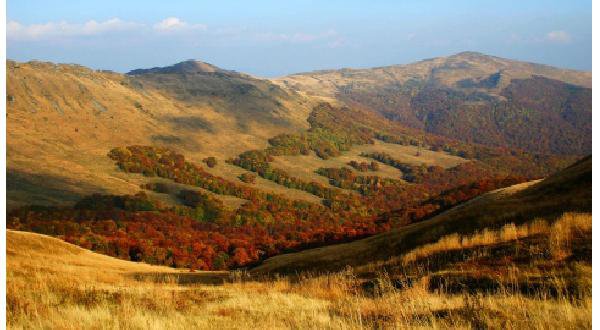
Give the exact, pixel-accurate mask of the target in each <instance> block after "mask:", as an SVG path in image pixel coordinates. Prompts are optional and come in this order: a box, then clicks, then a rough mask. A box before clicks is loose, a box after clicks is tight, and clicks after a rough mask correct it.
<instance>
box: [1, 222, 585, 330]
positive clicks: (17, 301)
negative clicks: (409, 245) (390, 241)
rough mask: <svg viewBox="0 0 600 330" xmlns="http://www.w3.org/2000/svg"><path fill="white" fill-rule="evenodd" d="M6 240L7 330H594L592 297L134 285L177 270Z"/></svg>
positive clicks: (317, 280) (321, 284)
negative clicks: (137, 275)
mask: <svg viewBox="0 0 600 330" xmlns="http://www.w3.org/2000/svg"><path fill="white" fill-rule="evenodd" d="M7 238H8V239H7V246H8V259H7V265H8V269H7V276H8V281H7V316H8V324H7V325H8V328H10V329H30V328H36V329H37V328H41V329H167V328H168V329H189V328H198V329H215V328H221V329H252V328H259V329H340V328H341V329H364V328H432V327H433V328H442V329H444V328H448V329H449V328H465V329H468V328H486V327H488V328H499V327H503V328H509V329H534V328H537V329H539V328H545V329H548V328H553V329H554V328H590V327H591V297H585V298H583V299H579V300H574V299H571V298H570V297H568V296H562V297H560V298H557V299H551V298H547V297H544V296H541V295H540V296H523V295H519V294H510V293H506V292H504V293H503V292H499V293H496V294H475V295H469V294H455V295H451V294H445V293H440V292H435V293H434V292H430V291H428V290H427V288H426V287H425V286H424V285H423V284H420V283H416V284H415V285H414V286H412V287H410V288H407V289H401V290H400V289H395V288H394V287H393V285H392V284H391V282H389V279H388V278H387V277H386V276H382V277H381V278H380V280H379V283H380V286H379V287H380V288H381V289H380V290H379V291H378V294H376V295H373V294H370V293H368V292H366V291H364V290H362V289H361V286H360V280H359V279H358V278H357V277H356V276H355V275H354V274H353V272H352V270H351V269H348V270H346V271H343V272H340V273H334V274H329V275H323V276H310V275H304V276H301V277H300V278H298V279H295V280H291V279H289V278H276V279H271V280H268V281H251V280H249V279H247V278H245V277H243V276H242V277H239V276H238V277H236V276H234V277H233V278H237V279H234V280H233V281H229V282H227V283H225V284H223V285H219V286H216V285H207V284H201V283H197V284H190V285H182V284H178V283H177V281H175V280H174V279H169V277H167V278H165V279H164V280H163V281H154V282H153V281H137V280H135V278H134V277H132V276H131V274H132V273H164V274H170V275H177V274H182V272H181V271H179V270H173V269H170V268H166V267H156V266H149V265H143V264H137V263H132V262H127V261H122V260H117V259H113V258H110V257H106V256H102V255H97V254H94V253H92V252H89V251H86V250H82V249H80V248H78V247H75V246H72V245H69V244H67V243H64V242H61V241H59V240H56V239H53V238H49V237H46V236H42V235H37V234H31V233H21V232H14V231H9V232H8V233H7ZM590 272H591V269H590ZM213 274H214V275H213ZM201 275H205V276H207V277H210V276H217V277H218V276H223V274H222V273H210V272H207V273H203V274H201ZM238 275H239V274H238ZM242 279H243V280H242Z"/></svg>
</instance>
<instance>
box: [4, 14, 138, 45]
mask: <svg viewBox="0 0 600 330" xmlns="http://www.w3.org/2000/svg"><path fill="white" fill-rule="evenodd" d="M142 26H143V24H138V23H134V22H126V21H123V20H121V19H119V18H111V19H109V20H106V21H104V22H97V21H95V20H91V21H87V22H85V23H83V24H77V23H68V22H65V21H61V22H48V23H44V24H31V25H23V24H21V23H19V22H17V21H9V22H8V23H7V24H6V36H7V38H8V39H13V40H14V39H17V40H19V39H26V40H28V39H44V38H51V37H77V36H92V35H99V34H104V33H109V32H117V31H129V30H134V29H138V28H140V27H142Z"/></svg>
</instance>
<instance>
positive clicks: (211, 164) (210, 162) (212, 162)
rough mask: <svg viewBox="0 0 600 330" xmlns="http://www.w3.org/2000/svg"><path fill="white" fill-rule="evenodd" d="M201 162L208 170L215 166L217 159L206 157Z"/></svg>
mask: <svg viewBox="0 0 600 330" xmlns="http://www.w3.org/2000/svg"><path fill="white" fill-rule="evenodd" d="M202 161H203V162H204V163H205V164H206V166H208V167H210V168H213V167H215V166H217V159H216V158H215V157H212V156H211V157H206V158H204V159H203V160H202Z"/></svg>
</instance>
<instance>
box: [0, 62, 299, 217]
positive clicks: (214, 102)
mask: <svg viewBox="0 0 600 330" xmlns="http://www.w3.org/2000/svg"><path fill="white" fill-rule="evenodd" d="M190 68H201V69H202V70H199V71H194V72H191V71H190ZM7 86H8V87H7V128H8V129H7V156H8V164H7V173H8V185H7V189H8V206H9V208H11V209H12V208H14V207H16V206H18V205H23V204H31V203H35V204H42V205H58V204H65V203H73V202H75V201H77V200H78V199H79V198H81V196H83V195H86V194H90V193H98V192H105V193H109V192H112V193H132V192H135V191H137V189H138V186H137V184H134V183H131V182H128V181H127V179H124V178H122V177H119V176H118V175H117V174H115V171H114V168H113V166H112V164H111V162H110V160H109V159H108V158H107V157H106V154H107V153H108V151H110V149H112V148H114V147H116V146H122V145H131V144H154V145H163V146H169V147H171V148H175V149H177V150H180V151H182V152H186V154H188V155H190V156H191V157H195V159H196V160H197V161H198V162H200V161H201V160H202V159H203V158H204V157H208V156H216V157H218V158H219V159H221V160H223V159H226V158H227V157H231V156H234V155H237V154H238V153H240V152H242V151H245V150H248V149H254V148H262V147H264V146H265V145H266V144H267V139H269V138H271V137H272V136H273V135H276V134H280V133H289V132H295V131H300V130H303V129H305V128H306V127H307V124H306V121H305V119H306V116H308V112H309V111H310V105H309V104H308V103H307V101H306V100H305V99H304V98H302V97H299V96H298V95H296V94H294V93H288V92H286V91H284V90H282V89H281V88H279V87H278V86H276V85H273V84H271V83H269V82H267V81H264V80H259V79H255V78H252V77H250V76H247V75H242V74H237V73H233V72H229V71H225V70H221V69H218V68H215V67H213V66H210V65H208V64H204V63H201V62H196V61H187V62H183V63H180V64H176V65H174V66H173V67H167V68H163V70H147V71H144V70H138V71H133V72H132V73H131V74H128V75H123V74H117V73H112V72H106V71H94V70H91V69H88V68H85V67H82V66H78V65H66V64H53V63H45V62H28V63H17V62H14V61H8V62H7ZM181 86H186V87H185V88H186V89H183V90H181V89H179V88H180V87H181Z"/></svg>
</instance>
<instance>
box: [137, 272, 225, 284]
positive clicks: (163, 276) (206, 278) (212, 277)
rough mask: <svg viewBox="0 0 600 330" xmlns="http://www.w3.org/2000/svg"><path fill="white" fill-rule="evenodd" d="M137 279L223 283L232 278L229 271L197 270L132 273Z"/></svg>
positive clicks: (166, 281)
mask: <svg viewBox="0 0 600 330" xmlns="http://www.w3.org/2000/svg"><path fill="white" fill-rule="evenodd" d="M131 277H132V278H133V279H135V280H136V281H140V282H142V281H144V282H155V283H177V284H184V285H185V284H211V285H222V284H223V283H225V282H229V281H230V280H231V276H230V274H229V272H197V273H192V272H190V273H159V272H156V273H132V274H131Z"/></svg>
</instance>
